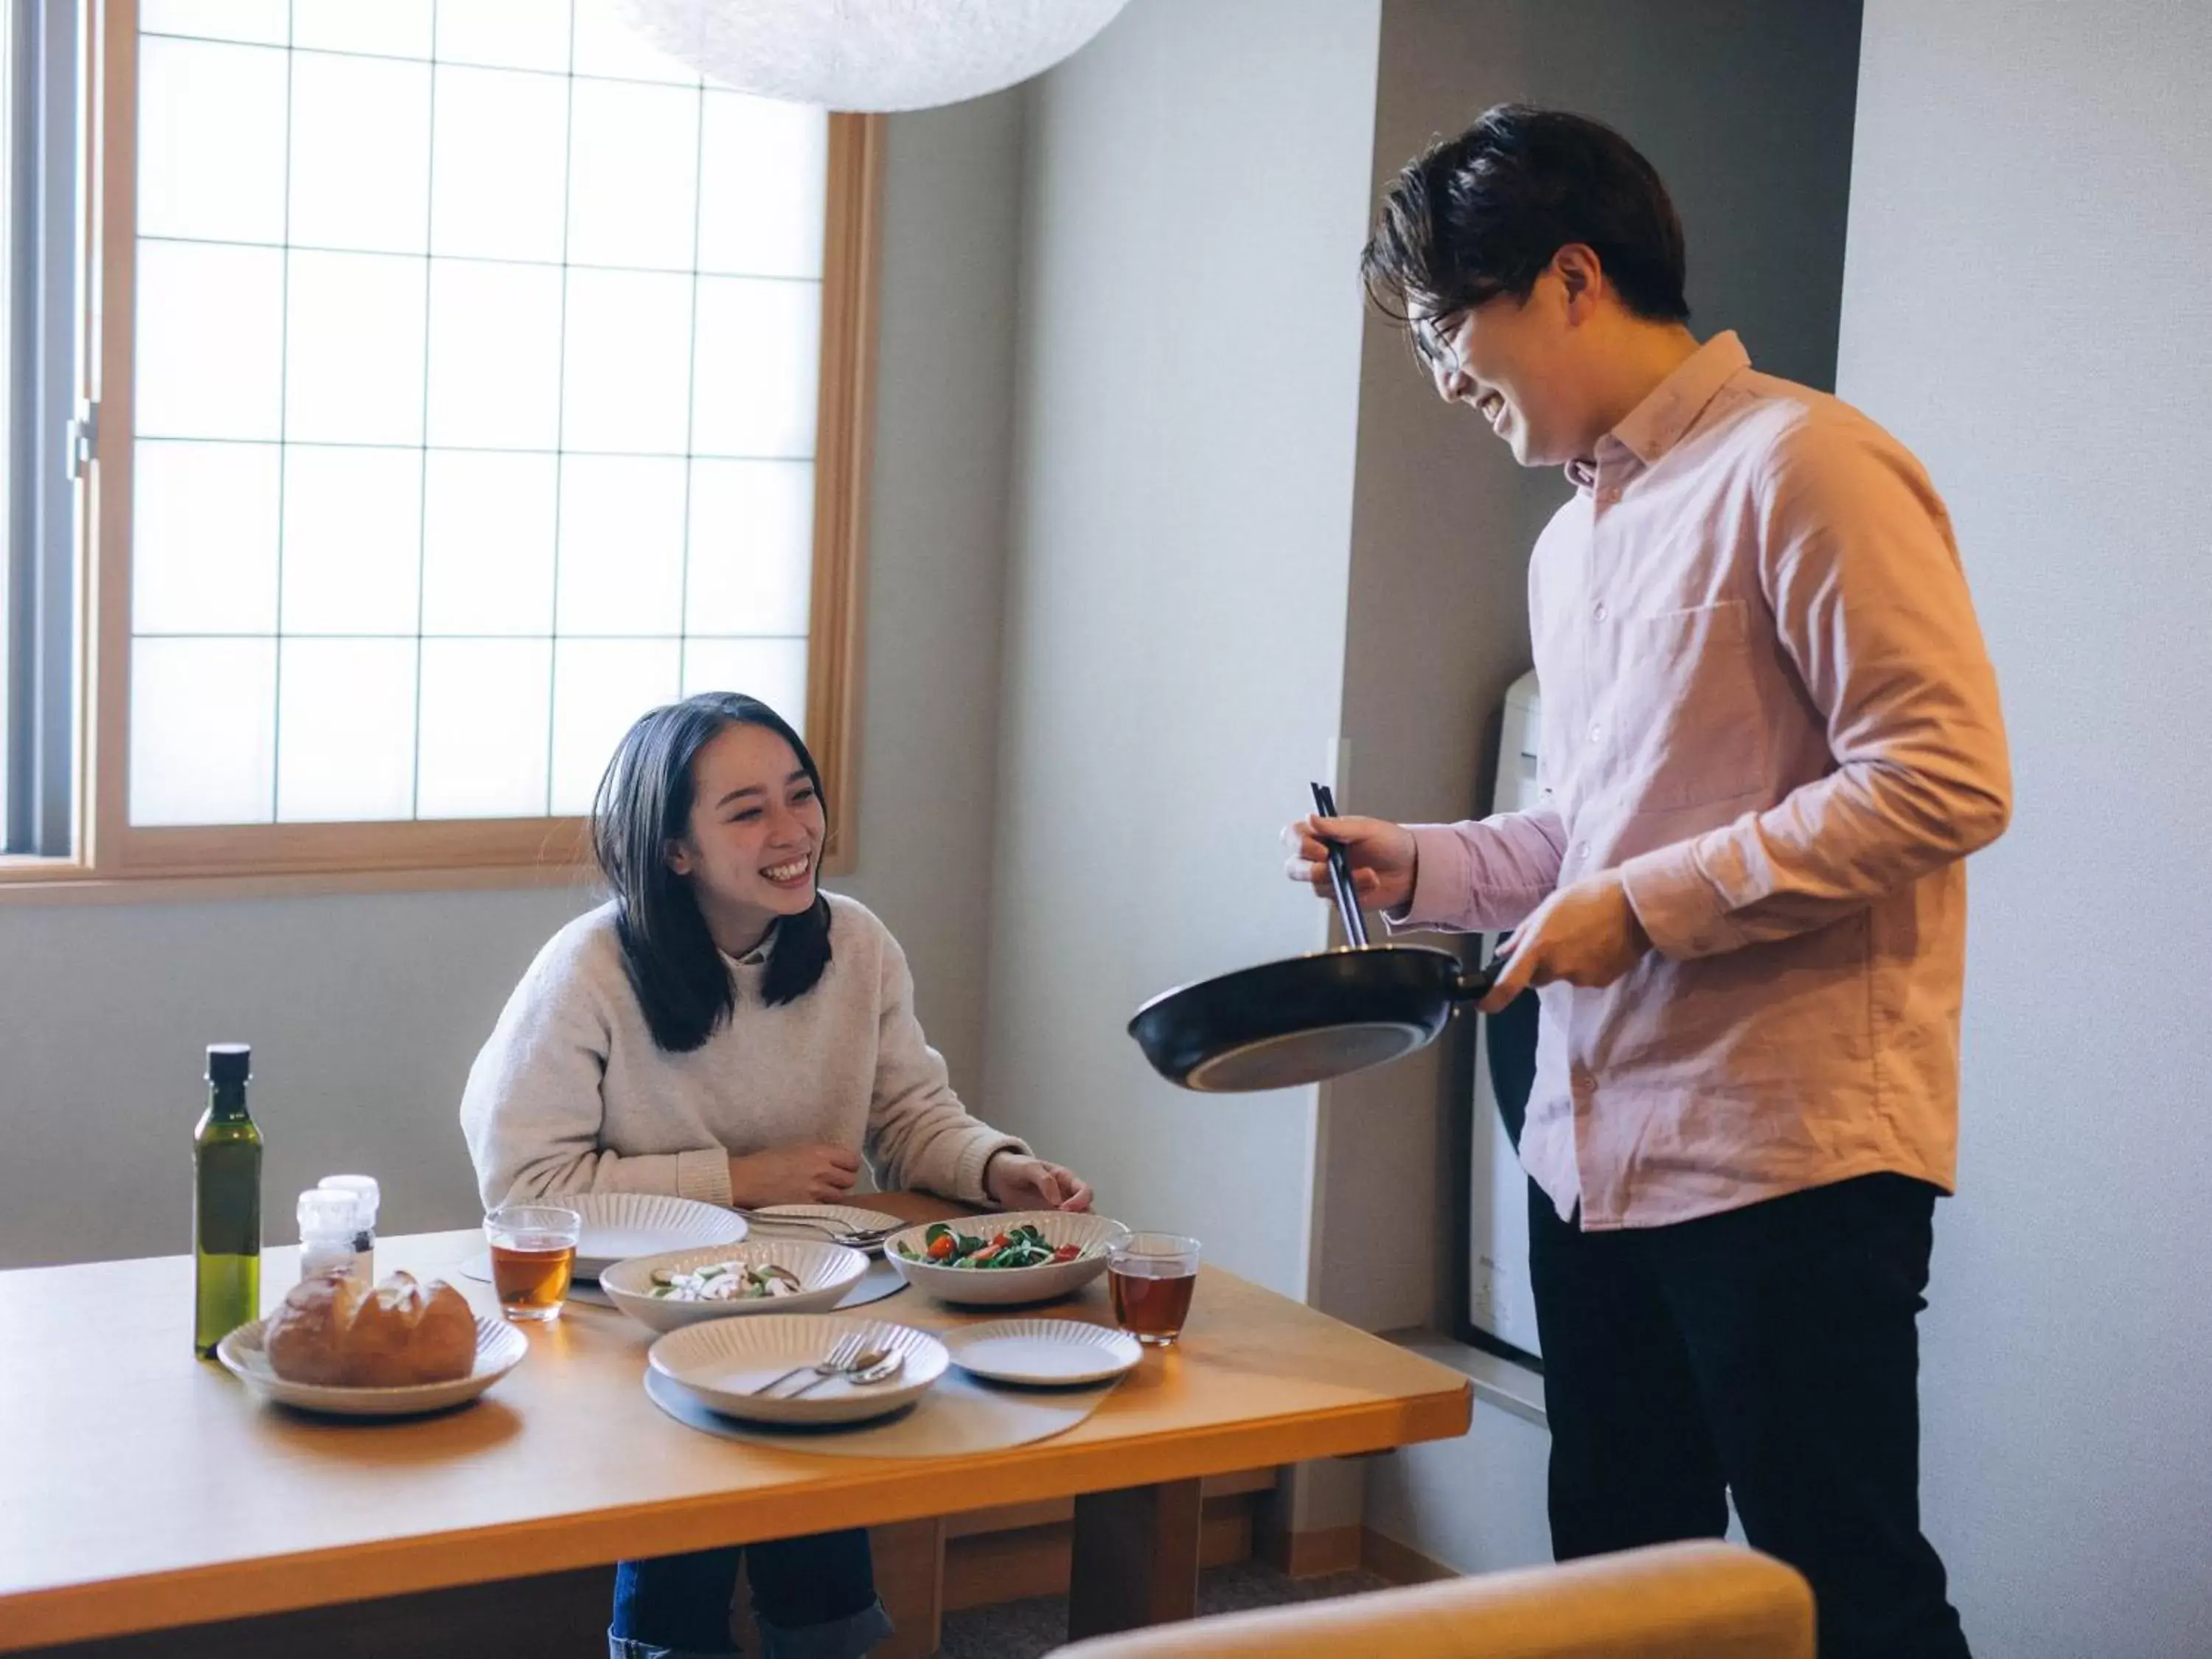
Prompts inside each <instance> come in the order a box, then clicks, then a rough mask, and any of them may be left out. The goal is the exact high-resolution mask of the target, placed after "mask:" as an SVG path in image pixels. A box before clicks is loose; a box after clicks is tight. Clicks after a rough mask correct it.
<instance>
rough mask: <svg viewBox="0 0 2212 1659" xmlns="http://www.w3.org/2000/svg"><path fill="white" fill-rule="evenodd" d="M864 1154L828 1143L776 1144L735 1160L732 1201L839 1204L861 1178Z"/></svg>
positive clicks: (744, 1205)
mask: <svg viewBox="0 0 2212 1659" xmlns="http://www.w3.org/2000/svg"><path fill="white" fill-rule="evenodd" d="M859 1178H860V1154H859V1153H858V1152H854V1151H852V1150H851V1149H850V1148H849V1147H845V1146H830V1145H829V1144H828V1143H827V1142H819V1143H810V1144H807V1145H803V1146H776V1147H772V1148H770V1149H769V1151H767V1152H754V1153H752V1154H751V1155H750V1157H746V1158H732V1159H731V1160H730V1201H731V1202H732V1203H733V1204H735V1205H736V1206H738V1208H739V1209H744V1210H757V1209H761V1208H763V1207H764V1206H768V1205H770V1204H836V1203H837V1202H839V1201H840V1200H842V1199H843V1198H844V1196H845V1195H846V1194H848V1193H849V1192H851V1191H852V1190H853V1182H854V1181H856V1180H858V1179H859Z"/></svg>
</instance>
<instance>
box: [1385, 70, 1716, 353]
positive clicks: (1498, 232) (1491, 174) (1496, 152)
mask: <svg viewBox="0 0 2212 1659" xmlns="http://www.w3.org/2000/svg"><path fill="white" fill-rule="evenodd" d="M1570 242H1581V243H1583V244H1585V245H1586V246H1589V248H1591V249H1592V250H1593V251H1594V252H1595V253H1596V254H1597V257H1598V262H1599V264H1601V265H1602V266H1603V267H1604V270H1605V274H1606V277H1607V280H1608V281H1609V282H1610V283H1612V284H1613V290H1614V292H1616V293H1617V294H1619V295H1620V298H1621V302H1622V303H1623V304H1624V305H1626V307H1628V308H1629V310H1631V311H1632V312H1634V313H1636V314H1637V315H1638V316H1639V317H1642V318H1645V319H1648V320H1650V321H1652V322H1670V323H1679V322H1686V321H1687V320H1688V319H1689V315H1690V307H1689V302H1688V301H1686V300H1685V299H1684V298H1683V296H1682V284H1683V280H1684V266H1685V258H1684V254H1683V248H1682V222H1681V221H1680V219H1678V218H1677V217H1675V215H1674V203H1673V202H1672V201H1670V200H1668V196H1667V186H1666V185H1663V184H1662V183H1661V182H1660V181H1659V175H1658V173H1656V171H1654V170H1653V168H1652V166H1651V163H1650V162H1649V161H1645V160H1644V157H1643V156H1642V155H1640V154H1638V151H1637V149H1636V147H1635V146H1634V145H1633V144H1632V143H1629V142H1628V140H1626V138H1624V137H1621V136H1620V134H1619V133H1617V132H1615V131H1613V129H1612V128H1611V127H1608V126H1606V125H1603V124H1602V123H1601V122H1597V121H1593V120H1590V119H1589V118H1587V117H1584V116H1580V115H1570V114H1568V113H1566V112H1565V111H1563V110H1550V109H1531V108H1530V107H1529V106H1528V105H1526V104H1500V105H1498V106H1496V107H1495V108H1493V109H1490V110H1487V111H1486V112H1484V113H1483V115H1482V117H1481V118H1480V120H1478V121H1476V122H1475V124H1474V125H1473V126H1471V127H1469V128H1468V130H1467V131H1465V132H1463V133H1462V134H1461V135H1460V136H1459V137H1456V138H1454V139H1451V140H1449V141H1448V142H1445V143H1437V144H1433V145H1431V146H1430V148H1429V149H1427V150H1425V151H1424V152H1423V153H1422V154H1421V155H1419V156H1416V157H1415V158H1414V159H1413V161H1409V162H1407V165H1406V167H1404V168H1403V170H1401V172H1400V173H1399V174H1398V176H1397V178H1396V179H1394V180H1393V181H1392V182H1391V185H1390V188H1389V190H1387V191H1384V192H1383V203H1382V205H1381V206H1380V207H1379V208H1377V209H1376V214H1375V227H1374V229H1373V232H1372V233H1371V234H1370V236H1369V238H1368V242H1367V246H1366V249H1365V251H1364V252H1363V253H1362V254H1361V255H1360V258H1359V279H1360V282H1361V283H1363V284H1364V286H1365V288H1366V289H1367V297H1368V299H1369V300H1370V301H1371V302H1372V303H1373V305H1374V306H1375V307H1376V310H1378V311H1380V312H1382V313H1383V314H1384V315H1385V316H1387V317H1389V318H1391V319H1394V320H1395V321H1398V322H1401V323H1405V322H1411V321H1413V320H1414V319H1417V318H1430V319H1434V318H1443V317H1449V316H1452V315H1455V314H1456V313H1460V312H1463V311H1467V310H1469V309H1471V308H1472V307H1475V306H1479V305H1480V304H1482V303H1483V302H1484V301H1486V300H1491V299H1494V298H1496V297H1497V296H1498V295H1501V294H1510V295H1514V296H1515V297H1516V299H1521V300H1526V299H1527V298H1528V294H1529V291H1530V290H1531V289H1534V287H1535V285H1536V279H1537V277H1539V276H1541V275H1542V274H1543V272H1544V269H1545V267H1546V266H1547V265H1549V264H1551V263H1552V256H1553V254H1555V253H1557V252H1559V250H1560V249H1561V248H1563V247H1565V246H1566V245H1567V244H1568V243H1570Z"/></svg>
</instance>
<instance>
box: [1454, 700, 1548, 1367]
mask: <svg viewBox="0 0 2212 1659" xmlns="http://www.w3.org/2000/svg"><path fill="white" fill-rule="evenodd" d="M1540 708H1541V704H1540V702H1539V698H1538V694H1537V686H1536V676H1535V675H1534V673H1528V674H1523V675H1522V677H1521V678H1519V679H1517V680H1516V681H1514V682H1513V684H1512V687H1511V689H1510V690H1508V691H1507V692H1506V694H1505V714H1504V726H1503V729H1502V732H1501V733H1500V736H1499V739H1498V788H1497V793H1496V794H1495V796H1494V797H1493V798H1492V803H1491V810H1492V811H1495V812H1512V811H1522V810H1525V809H1527V808H1528V807H1532V806H1534V805H1535V804H1536V801H1537V797H1538V793H1539V791H1538V788H1537V784H1536V732H1537V726H1538V721H1537V715H1538V713H1539V710H1540ZM1496 943H1497V941H1496V940H1495V939H1489V940H1486V941H1485V949H1486V951H1487V950H1488V949H1489V948H1491V947H1492V946H1494V945H1495V944H1496ZM1534 1037H1535V1020H1534V1011H1533V1008H1532V1007H1530V1006H1516V1008H1515V1009H1509V1010H1507V1011H1506V1012H1504V1013H1503V1014H1501V1015H1499V1016H1498V1018H1497V1019H1496V1020H1495V1021H1493V1020H1492V1018H1490V1017H1489V1016H1487V1015H1486V1016H1483V1017H1482V1018H1481V1021H1480V1025H1479V1027H1478V1028H1477V1030H1476V1033H1475V1054H1474V1133H1473V1135H1472V1136H1470V1137H1469V1140H1470V1142H1471V1145H1472V1146H1473V1149H1474V1150H1473V1164H1474V1167H1473V1169H1472V1170H1471V1171H1470V1176H1471V1179H1470V1180H1469V1182H1468V1237H1467V1249H1468V1321H1469V1322H1470V1323H1471V1324H1473V1326H1474V1328H1475V1329H1476V1330H1477V1331H1480V1332H1482V1333H1484V1334H1487V1335H1489V1336H1491V1337H1492V1338H1494V1339H1495V1340H1498V1341H1499V1342H1502V1343H1504V1344H1506V1345H1507V1346H1510V1347H1514V1348H1518V1349H1520V1350H1522V1352H1526V1353H1529V1354H1537V1353H1539V1352H1540V1350H1539V1349H1538V1348H1537V1346H1536V1304H1535V1298H1534V1295H1533V1294H1532V1293H1531V1291H1529V1288H1528V1176H1526V1175H1524V1174H1523V1173H1522V1169H1521V1160H1520V1158H1518V1156H1516V1153H1515V1152H1514V1150H1513V1142H1512V1139H1510V1137H1509V1135H1508V1133H1507V1128H1506V1122H1507V1117H1508V1115H1509V1114H1510V1117H1511V1120H1512V1121H1513V1123H1514V1124H1515V1125H1516V1127H1517V1125H1518V1124H1519V1121H1520V1115H1521V1109H1522V1107H1524V1106H1525V1105H1526V1104H1527V1099H1526V1097H1525V1094H1523V1095H1522V1097H1521V1098H1519V1099H1509V1101H1508V1103H1507V1109H1506V1110H1505V1111H1503V1112H1502V1111H1501V1110H1500V1109H1499V1102H1498V1084H1497V1081H1496V1080H1495V1079H1494V1078H1493V1073H1502V1074H1503V1075H1504V1077H1505V1078H1506V1079H1508V1084H1509V1090H1510V1089H1511V1085H1512V1083H1513V1081H1514V1080H1515V1079H1526V1078H1527V1077H1528V1075H1529V1073H1530V1072H1531V1070H1532V1069H1533V1066H1534ZM1493 1045H1495V1047H1496V1048H1498V1052H1497V1053H1495V1054H1493V1052H1492V1048H1493ZM1525 1087H1526V1084H1525V1081H1522V1082H1521V1084H1520V1088H1521V1089H1524V1090H1525Z"/></svg>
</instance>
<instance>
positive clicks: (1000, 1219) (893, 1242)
mask: <svg viewBox="0 0 2212 1659" xmlns="http://www.w3.org/2000/svg"><path fill="white" fill-rule="evenodd" d="M1024 1222H1027V1223H1030V1224H1031V1225H1034V1226H1035V1227H1036V1230H1037V1231H1039V1232H1040V1233H1042V1234H1043V1235H1044V1237H1045V1238H1046V1240H1047V1241H1048V1242H1049V1243H1051V1244H1052V1245H1053V1246H1054V1248H1055V1249H1057V1248H1058V1247H1059V1246H1060V1245H1062V1244H1073V1245H1077V1246H1079V1248H1080V1249H1082V1251H1083V1254H1082V1255H1079V1256H1078V1257H1076V1258H1075V1260H1074V1261H1054V1262H1048V1263H1047V1264H1046V1265H1044V1266H1043V1267H939V1265H938V1264H937V1263H935V1262H933V1261H908V1260H907V1258H906V1257H904V1256H902V1255H900V1254H899V1246H900V1245H902V1244H904V1245H906V1246H907V1247H908V1249H913V1250H915V1251H916V1252H917V1253H919V1252H920V1251H921V1250H923V1249H927V1244H926V1243H925V1240H926V1239H927V1236H928V1232H929V1230H930V1228H931V1227H933V1226H934V1225H936V1224H935V1223H934V1222H921V1223H917V1224H916V1225H914V1226H911V1227H908V1229H907V1230H906V1231H903V1232H897V1233H893V1234H892V1235H891V1236H890V1237H889V1238H887V1239H885V1240H884V1260H885V1261H889V1262H890V1264H891V1265H892V1266H893V1267H896V1268H897V1269H898V1270H899V1275H900V1277H901V1278H902V1279H905V1280H906V1282H907V1283H908V1284H909V1285H915V1286H917V1287H918V1288H920V1289H921V1290H925V1291H928V1292H929V1293H930V1295H932V1296H933V1297H937V1299H938V1300H939V1301H940V1302H954V1303H964V1304H968V1305H969V1306H973V1307H991V1308H1003V1307H1011V1306H1012V1305H1014V1304H1018V1303H1024V1302H1044V1301H1048V1300H1050V1299H1051V1298H1052V1297H1056V1296H1066V1294H1067V1293H1068V1292H1069V1291H1079V1290H1081V1289H1082V1288H1083V1286H1085V1285H1088V1284H1089V1283H1090V1282H1091V1280H1092V1279H1096V1278H1097V1277H1098V1275H1099V1274H1101V1273H1104V1272H1105V1271H1106V1247H1107V1245H1109V1243H1112V1242H1113V1241H1114V1240H1115V1239H1116V1238H1121V1237H1127V1235H1128V1231H1129V1230H1128V1229H1127V1227H1124V1226H1123V1225H1121V1223H1120V1222H1118V1221H1109V1220H1108V1219H1107V1218H1105V1217H1104V1216H1103V1215H1071V1214H1069V1213H1068V1212H1066V1211H1065V1210H1018V1211H1015V1212H1012V1213H1009V1214H1006V1215H978V1216H968V1217H964V1218H961V1219H959V1220H956V1221H951V1222H948V1223H946V1224H945V1225H948V1226H951V1227H955V1228H957V1229H958V1230H959V1231H961V1232H962V1233H963V1234H964V1235H966V1236H968V1237H983V1238H990V1237H994V1235H996V1234H999V1233H1002V1232H1005V1231H1007V1230H1008V1229H1010V1228H1013V1227H1018V1226H1020V1225H1022V1224H1023V1223H1024Z"/></svg>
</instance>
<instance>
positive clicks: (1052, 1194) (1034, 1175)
mask: <svg viewBox="0 0 2212 1659" xmlns="http://www.w3.org/2000/svg"><path fill="white" fill-rule="evenodd" d="M983 1190H984V1191H985V1192H986V1193H988V1194H990V1197H991V1202H993V1203H994V1204H996V1205H997V1206H999V1207H1000V1208H1001V1209H1006V1210H1087V1209H1089V1208H1090V1207H1091V1183H1090V1182H1087V1181H1085V1180H1083V1179H1081V1178H1080V1177H1079V1176H1077V1175H1076V1173H1075V1171H1073V1170H1063V1169H1061V1168H1060V1165H1059V1164H1048V1163H1046V1162H1045V1161H1044V1160H1043V1159H1042V1158H1030V1157H1028V1156H1027V1155H1026V1154H1024V1153H1021V1152H994V1153H993V1154H992V1155H991V1161H990V1163H989V1164H987V1165H986V1166H985V1168H984V1170H983Z"/></svg>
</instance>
